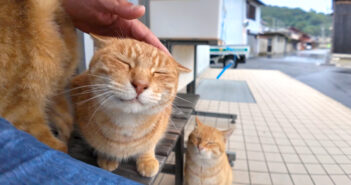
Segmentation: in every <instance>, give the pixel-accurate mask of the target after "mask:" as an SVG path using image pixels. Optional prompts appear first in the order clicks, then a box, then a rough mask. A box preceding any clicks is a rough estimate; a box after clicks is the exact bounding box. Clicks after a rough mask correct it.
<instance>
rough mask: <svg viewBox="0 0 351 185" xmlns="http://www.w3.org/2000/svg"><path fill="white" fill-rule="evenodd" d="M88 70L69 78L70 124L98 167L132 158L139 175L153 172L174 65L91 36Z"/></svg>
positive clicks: (160, 55) (146, 48)
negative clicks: (72, 112) (72, 113)
mask: <svg viewBox="0 0 351 185" xmlns="http://www.w3.org/2000/svg"><path fill="white" fill-rule="evenodd" d="M96 43H97V46H98V48H99V49H98V50H97V51H96V52H95V55H94V57H93V59H92V61H91V64H90V66H89V70H88V71H87V72H85V73H83V74H81V75H79V76H77V77H75V78H74V79H73V82H72V84H73V90H72V99H73V102H74V105H75V112H76V118H77V119H76V120H77V123H78V125H79V130H80V132H81V134H82V136H83V137H84V138H85V140H86V141H87V142H88V143H89V144H90V145H91V146H92V147H93V148H94V149H95V150H96V152H97V154H98V164H99V166H100V167H102V168H104V169H107V170H110V171H112V170H114V169H116V168H117V167H118V164H119V162H120V161H121V160H123V159H126V158H129V157H136V158H137V169H138V171H139V173H140V174H141V175H143V176H148V177H149V176H153V175H155V174H156V173H157V171H158V167H159V166H158V165H159V164H158V161H157V160H156V158H155V146H156V144H157V142H158V141H159V140H160V139H161V138H162V136H163V134H164V132H165V130H166V128H167V126H168V121H169V117H170V113H171V109H172V101H173V99H174V98H175V95H176V91H177V84H178V76H179V72H180V71H188V69H186V68H184V67H182V66H180V65H179V64H178V63H177V62H175V61H174V60H173V59H172V58H171V56H169V55H167V54H166V53H164V52H162V51H160V50H158V49H157V48H155V47H153V46H151V45H148V44H146V43H143V42H140V41H136V40H132V39H114V38H108V37H96Z"/></svg>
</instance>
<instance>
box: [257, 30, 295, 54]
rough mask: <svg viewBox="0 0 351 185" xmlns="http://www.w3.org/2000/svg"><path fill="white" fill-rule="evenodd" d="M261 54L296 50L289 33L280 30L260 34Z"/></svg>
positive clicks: (284, 52) (285, 52)
mask: <svg viewBox="0 0 351 185" xmlns="http://www.w3.org/2000/svg"><path fill="white" fill-rule="evenodd" d="M258 41H259V44H258V45H259V47H258V49H259V55H260V56H265V55H268V56H272V55H285V54H287V53H290V52H292V51H293V50H294V46H293V42H291V41H290V38H289V36H288V34H286V33H284V32H279V31H274V32H273V31H272V32H265V33H261V34H259V36H258Z"/></svg>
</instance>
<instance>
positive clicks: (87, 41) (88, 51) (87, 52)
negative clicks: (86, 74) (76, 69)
mask: <svg viewBox="0 0 351 185" xmlns="http://www.w3.org/2000/svg"><path fill="white" fill-rule="evenodd" d="M83 42H84V56H85V58H84V59H85V67H86V69H88V68H89V64H90V60H91V58H93V55H94V41H93V39H92V38H91V37H90V35H89V34H86V33H84V36H83Z"/></svg>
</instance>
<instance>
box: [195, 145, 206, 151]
mask: <svg viewBox="0 0 351 185" xmlns="http://www.w3.org/2000/svg"><path fill="white" fill-rule="evenodd" d="M197 148H198V149H199V151H202V150H203V149H204V148H205V146H204V145H203V144H201V143H200V144H199V146H197Z"/></svg>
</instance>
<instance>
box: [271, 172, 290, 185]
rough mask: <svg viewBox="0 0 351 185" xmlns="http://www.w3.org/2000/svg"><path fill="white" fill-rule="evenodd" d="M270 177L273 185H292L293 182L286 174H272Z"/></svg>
mask: <svg viewBox="0 0 351 185" xmlns="http://www.w3.org/2000/svg"><path fill="white" fill-rule="evenodd" d="M271 176H272V181H273V184H274V185H293V182H292V180H291V178H290V176H289V175H288V174H275V173H272V174H271Z"/></svg>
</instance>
